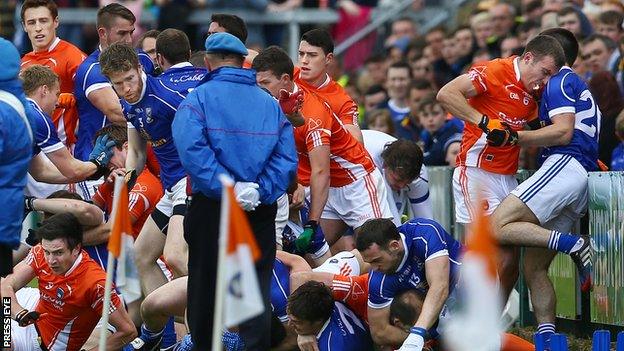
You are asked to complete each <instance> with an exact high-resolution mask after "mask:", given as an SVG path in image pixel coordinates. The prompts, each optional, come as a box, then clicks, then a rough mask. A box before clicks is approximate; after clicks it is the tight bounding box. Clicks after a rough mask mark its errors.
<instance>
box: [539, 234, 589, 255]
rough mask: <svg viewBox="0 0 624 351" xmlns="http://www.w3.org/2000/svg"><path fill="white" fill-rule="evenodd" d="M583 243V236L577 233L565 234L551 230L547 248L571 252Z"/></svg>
mask: <svg viewBox="0 0 624 351" xmlns="http://www.w3.org/2000/svg"><path fill="white" fill-rule="evenodd" d="M582 245H583V238H581V237H580V236H578V235H572V234H565V233H561V232H558V231H556V230H553V231H551V232H550V239H548V248H549V249H551V250H555V251H559V252H563V253H566V254H571V253H573V252H575V251H577V250H578V249H580V248H581V246H582Z"/></svg>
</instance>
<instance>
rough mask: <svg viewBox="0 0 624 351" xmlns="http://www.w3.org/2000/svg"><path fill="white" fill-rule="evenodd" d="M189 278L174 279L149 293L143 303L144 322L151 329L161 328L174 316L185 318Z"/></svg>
mask: <svg viewBox="0 0 624 351" xmlns="http://www.w3.org/2000/svg"><path fill="white" fill-rule="evenodd" d="M187 281H188V278H187V277H182V278H178V279H174V280H172V281H170V282H169V283H167V284H165V285H163V286H161V287H160V288H158V289H156V290H154V292H152V293H151V294H149V295H148V296H147V297H146V298H145V299H144V300H143V303H142V304H141V316H142V317H143V323H145V326H146V327H147V328H148V329H150V330H161V329H163V328H164V327H165V324H167V321H168V320H169V318H170V317H172V316H177V317H182V318H184V313H185V311H186V284H187Z"/></svg>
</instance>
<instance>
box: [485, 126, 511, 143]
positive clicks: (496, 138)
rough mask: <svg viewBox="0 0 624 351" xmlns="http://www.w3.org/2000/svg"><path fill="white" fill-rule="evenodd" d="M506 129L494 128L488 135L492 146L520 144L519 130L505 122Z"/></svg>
mask: <svg viewBox="0 0 624 351" xmlns="http://www.w3.org/2000/svg"><path fill="white" fill-rule="evenodd" d="M503 126H504V127H505V128H504V129H492V130H490V132H489V133H488V135H487V141H488V145H490V146H511V145H516V144H518V132H516V131H515V130H513V129H511V127H509V126H508V125H506V124H503Z"/></svg>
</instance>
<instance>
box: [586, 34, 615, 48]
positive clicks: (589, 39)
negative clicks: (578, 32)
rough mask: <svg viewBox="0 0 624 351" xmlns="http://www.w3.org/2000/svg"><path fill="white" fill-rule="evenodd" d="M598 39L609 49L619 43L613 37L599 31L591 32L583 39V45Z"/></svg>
mask: <svg viewBox="0 0 624 351" xmlns="http://www.w3.org/2000/svg"><path fill="white" fill-rule="evenodd" d="M596 40H600V41H601V42H602V43H603V44H604V45H605V46H606V47H607V49H609V50H614V49H615V48H617V44H616V43H615V42H614V41H613V39H611V38H609V37H608V36H606V35H602V34H598V33H594V34H591V35H590V36H588V37H587V38H585V39H583V45H587V44H588V43H591V42H592V41H596Z"/></svg>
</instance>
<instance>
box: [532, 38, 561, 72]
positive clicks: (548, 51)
mask: <svg viewBox="0 0 624 351" xmlns="http://www.w3.org/2000/svg"><path fill="white" fill-rule="evenodd" d="M528 52H530V53H532V54H533V56H534V57H535V59H536V60H541V59H543V58H544V57H546V56H550V57H552V58H553V60H554V61H555V66H556V67H557V69H559V68H560V67H561V66H563V65H565V63H566V62H565V54H564V52H563V48H562V47H561V45H559V42H558V41H557V39H555V38H553V37H551V36H549V35H538V36H536V37H535V38H533V39H531V40H530V41H529V42H528V43H527V45H526V47H525V48H524V52H523V53H522V55H526V54H527V53H528Z"/></svg>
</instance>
